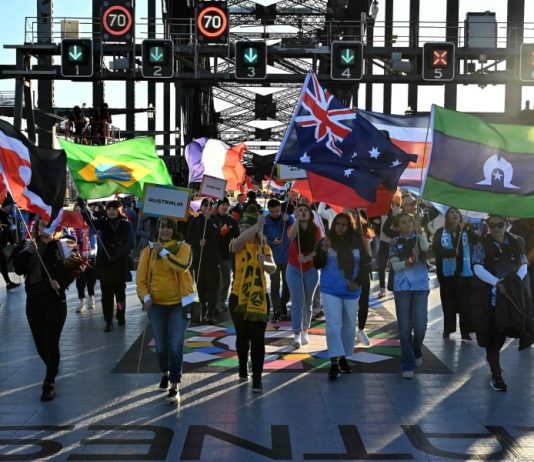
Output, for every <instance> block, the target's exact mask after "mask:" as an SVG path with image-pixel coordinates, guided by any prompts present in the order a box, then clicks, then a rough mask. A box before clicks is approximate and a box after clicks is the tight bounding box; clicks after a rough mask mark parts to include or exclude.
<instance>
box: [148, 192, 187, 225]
mask: <svg viewBox="0 0 534 462" xmlns="http://www.w3.org/2000/svg"><path fill="white" fill-rule="evenodd" d="M191 194H192V191H191V190H190V189H185V188H175V187H173V186H161V185H156V184H145V188H144V189H143V198H142V202H143V206H142V208H141V211H142V212H143V213H144V214H145V215H147V216H151V217H166V218H174V219H176V220H181V221H185V220H187V218H188V210H189V200H190V198H191Z"/></svg>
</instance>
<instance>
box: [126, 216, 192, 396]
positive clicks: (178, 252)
mask: <svg viewBox="0 0 534 462" xmlns="http://www.w3.org/2000/svg"><path fill="white" fill-rule="evenodd" d="M157 229H158V240H157V242H156V243H153V242H149V243H148V245H147V246H146V247H145V248H144V249H143V251H142V253H141V257H140V259H139V265H138V267H137V275H136V284H137V295H138V296H139V298H140V300H141V301H142V302H143V310H144V311H148V318H149V319H150V324H151V326H152V332H153V334H154V339H155V342H156V352H157V355H158V363H159V368H160V370H161V372H162V374H163V375H162V377H161V381H160V385H159V388H160V390H162V391H167V390H168V394H167V398H166V399H167V401H169V402H171V403H176V402H178V401H179V399H180V394H179V390H178V385H179V383H180V382H181V379H182V360H183V347H184V339H185V331H186V330H187V327H188V326H189V323H190V320H191V312H190V310H189V308H190V305H191V303H192V302H193V298H194V297H193V295H194V289H193V278H192V276H191V273H190V272H189V267H190V266H191V261H192V253H191V247H190V246H189V244H187V243H186V242H184V240H183V236H182V235H181V234H180V233H179V232H178V225H177V223H176V221H174V220H171V219H167V218H160V219H159V220H158V222H157ZM169 384H170V385H169Z"/></svg>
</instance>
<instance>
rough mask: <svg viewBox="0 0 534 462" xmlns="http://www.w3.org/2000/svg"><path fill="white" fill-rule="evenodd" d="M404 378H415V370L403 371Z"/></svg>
mask: <svg viewBox="0 0 534 462" xmlns="http://www.w3.org/2000/svg"><path fill="white" fill-rule="evenodd" d="M402 378H403V379H413V371H403V373H402Z"/></svg>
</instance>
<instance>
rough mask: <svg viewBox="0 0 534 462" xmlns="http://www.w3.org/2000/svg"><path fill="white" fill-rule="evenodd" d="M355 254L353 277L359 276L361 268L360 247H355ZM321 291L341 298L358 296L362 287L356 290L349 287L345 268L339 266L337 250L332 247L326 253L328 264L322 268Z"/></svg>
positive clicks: (353, 251)
mask: <svg viewBox="0 0 534 462" xmlns="http://www.w3.org/2000/svg"><path fill="white" fill-rule="evenodd" d="M352 253H353V255H354V269H353V270H352V279H353V280H354V279H356V278H357V277H358V270H359V268H360V249H353V250H352ZM320 286H321V293H325V294H328V295H333V296H334V297H339V298H352V299H354V298H358V297H359V296H360V292H361V287H359V286H358V288H357V289H356V290H354V291H350V290H349V289H348V287H347V280H346V279H345V275H344V273H343V270H341V269H340V268H339V265H338V263H337V252H336V251H335V250H334V249H332V248H330V249H328V252H327V255H326V266H324V267H323V268H321V280H320Z"/></svg>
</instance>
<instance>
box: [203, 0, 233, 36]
mask: <svg viewBox="0 0 534 462" xmlns="http://www.w3.org/2000/svg"><path fill="white" fill-rule="evenodd" d="M196 18H197V19H196V26H197V40H198V41H199V42H204V43H209V42H212V43H221V42H228V9H227V5H226V2H199V3H198V5H197V11H196Z"/></svg>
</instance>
